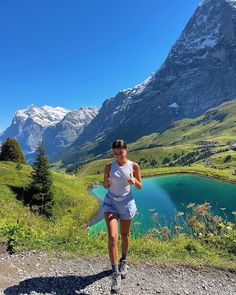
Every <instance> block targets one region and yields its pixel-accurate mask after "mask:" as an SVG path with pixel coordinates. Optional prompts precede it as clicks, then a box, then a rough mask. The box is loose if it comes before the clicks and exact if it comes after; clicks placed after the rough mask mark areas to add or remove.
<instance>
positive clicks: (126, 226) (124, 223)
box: [120, 220, 132, 259]
mask: <svg viewBox="0 0 236 295" xmlns="http://www.w3.org/2000/svg"><path fill="white" fill-rule="evenodd" d="M131 222H132V220H121V221H120V233H121V239H122V257H123V258H124V259H125V257H126V255H127V252H128V249H129V244H130V228H131Z"/></svg>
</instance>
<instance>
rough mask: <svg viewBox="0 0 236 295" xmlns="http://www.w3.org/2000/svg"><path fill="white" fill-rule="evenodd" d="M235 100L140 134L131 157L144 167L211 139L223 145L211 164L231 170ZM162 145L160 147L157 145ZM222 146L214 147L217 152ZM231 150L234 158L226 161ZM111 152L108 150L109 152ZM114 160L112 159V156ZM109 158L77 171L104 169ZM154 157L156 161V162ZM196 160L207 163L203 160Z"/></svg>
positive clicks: (235, 135)
mask: <svg viewBox="0 0 236 295" xmlns="http://www.w3.org/2000/svg"><path fill="white" fill-rule="evenodd" d="M235 122H236V100H234V101H230V102H226V103H223V104H222V105H220V106H219V107H217V108H214V109H211V110H209V111H207V112H206V113H205V114H204V115H202V116H199V117H197V118H194V119H190V118H189V119H183V120H180V121H178V122H176V123H175V124H174V125H173V126H172V127H171V128H169V129H168V130H166V131H165V132H162V133H153V134H150V135H147V136H144V137H141V138H140V139H139V140H137V141H136V142H133V143H130V144H129V158H130V159H131V160H133V161H136V162H138V163H139V164H140V165H141V167H142V168H143V169H146V168H153V166H157V167H160V166H168V165H163V159H164V158H165V157H168V158H170V159H171V160H173V157H174V155H175V154H176V155H177V156H181V155H186V154H188V153H190V152H191V151H193V150H196V149H199V142H201V141H212V142H217V145H222V146H223V147H222V153H217V154H215V155H213V156H212V157H211V164H212V165H213V166H215V167H217V168H221V169H225V168H230V169H231V170H232V169H234V168H235V167H236V152H235V151H227V152H226V151H223V149H224V148H229V147H230V146H229V142H234V141H235V142H236V124H235ZM155 146H159V147H155ZM217 149H221V147H220V146H219V147H216V148H214V149H212V151H213V152H215V151H216V150H217ZM228 154H230V155H231V156H232V157H231V160H229V161H228V162H225V163H224V159H225V157H226V156H227V155H228ZM107 155H109V153H107ZM110 160H111V159H110ZM107 161H109V159H105V160H104V159H102V160H95V161H93V162H90V163H88V164H85V165H83V166H82V167H80V169H79V171H78V175H81V176H82V175H86V174H96V173H103V170H104V165H105V163H106V162H107ZM153 161H154V162H156V165H155V164H154V165H153ZM196 163H199V164H204V162H203V160H201V161H196Z"/></svg>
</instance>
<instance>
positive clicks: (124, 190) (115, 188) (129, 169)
mask: <svg viewBox="0 0 236 295" xmlns="http://www.w3.org/2000/svg"><path fill="white" fill-rule="evenodd" d="M121 170H122V171H123V173H122V172H121ZM126 177H127V178H128V179H129V178H130V177H133V162H132V161H130V160H128V161H127V163H126V164H125V165H124V166H120V165H119V164H118V162H117V160H114V161H112V162H111V170H110V178H111V184H110V186H109V188H108V192H109V193H110V194H112V195H113V196H125V195H127V194H129V193H130V191H131V185H130V184H129V182H128V180H127V179H126Z"/></svg>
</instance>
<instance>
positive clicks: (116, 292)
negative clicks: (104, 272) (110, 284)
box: [111, 290, 120, 294]
mask: <svg viewBox="0 0 236 295" xmlns="http://www.w3.org/2000/svg"><path fill="white" fill-rule="evenodd" d="M119 293H120V290H119V291H115V290H111V294H119Z"/></svg>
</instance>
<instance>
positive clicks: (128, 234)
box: [121, 233, 130, 240]
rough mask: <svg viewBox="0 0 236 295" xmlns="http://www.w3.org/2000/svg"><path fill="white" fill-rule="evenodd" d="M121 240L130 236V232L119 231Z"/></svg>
mask: <svg viewBox="0 0 236 295" xmlns="http://www.w3.org/2000/svg"><path fill="white" fill-rule="evenodd" d="M121 238H122V240H128V239H129V238H130V233H121Z"/></svg>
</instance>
